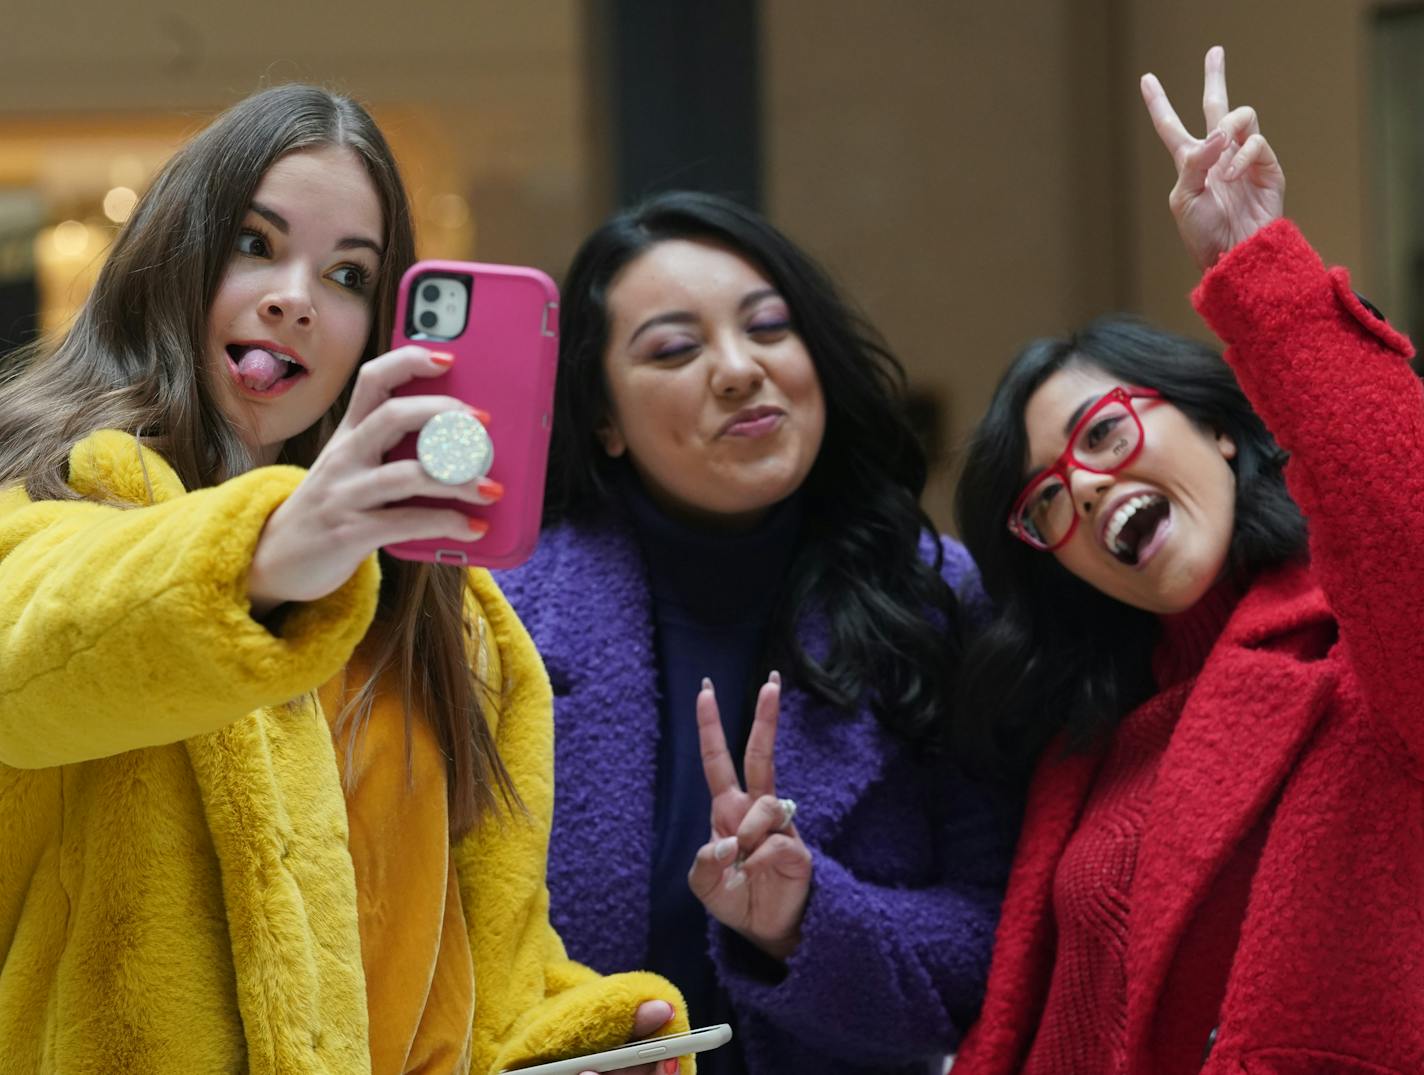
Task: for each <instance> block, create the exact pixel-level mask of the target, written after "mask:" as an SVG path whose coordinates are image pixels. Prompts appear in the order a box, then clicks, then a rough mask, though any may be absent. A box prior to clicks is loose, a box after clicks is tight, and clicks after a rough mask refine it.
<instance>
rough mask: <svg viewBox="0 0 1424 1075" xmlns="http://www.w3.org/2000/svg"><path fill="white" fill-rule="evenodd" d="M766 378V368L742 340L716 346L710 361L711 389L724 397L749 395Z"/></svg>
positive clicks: (736, 397) (732, 397) (731, 397)
mask: <svg viewBox="0 0 1424 1075" xmlns="http://www.w3.org/2000/svg"><path fill="white" fill-rule="evenodd" d="M765 380H766V370H765V369H764V368H763V367H762V364H761V363H760V362H759V361H757V358H756V356H755V355H754V354H753V353H752V352H751V350H750V349H749V348H748V347H747V346H746V345H745V343H744V342H743V341H740V340H737V341H727V342H724V343H722V344H720V345H719V346H718V349H717V355H716V358H715V359H714V361H713V363H712V391H713V392H715V393H716V394H717V395H718V396H721V397H723V398H726V399H738V398H741V397H743V396H750V395H752V394H754V393H755V392H756V390H757V389H758V388H760V387H761V386H762V382H763V381H765Z"/></svg>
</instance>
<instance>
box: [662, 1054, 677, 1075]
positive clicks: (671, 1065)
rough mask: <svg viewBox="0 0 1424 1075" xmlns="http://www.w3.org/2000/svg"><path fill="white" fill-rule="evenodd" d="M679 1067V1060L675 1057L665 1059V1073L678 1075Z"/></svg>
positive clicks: (666, 1074)
mask: <svg viewBox="0 0 1424 1075" xmlns="http://www.w3.org/2000/svg"><path fill="white" fill-rule="evenodd" d="M677 1068H678V1062H677V1060H676V1059H675V1058H674V1059H672V1060H664V1061H663V1075H677Z"/></svg>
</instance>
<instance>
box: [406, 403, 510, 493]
mask: <svg viewBox="0 0 1424 1075" xmlns="http://www.w3.org/2000/svg"><path fill="white" fill-rule="evenodd" d="M415 454H416V457H417V458H418V459H419V460H420V466H421V469H422V470H424V471H425V473H427V474H429V475H430V476H431V477H432V478H434V479H435V480H436V481H438V482H440V483H441V484H443V485H464V484H465V483H466V482H472V481H474V480H475V479H477V478H483V477H484V476H485V475H486V474H488V473H489V468H490V465H491V464H492V463H493V462H494V443H493V442H492V441H491V440H490V435H489V431H488V430H486V429H485V427H484V423H482V422H481V421H480V420H479V419H478V418H476V417H475V416H474V415H473V414H469V413H467V412H465V411H445V412H443V413H441V414H437V415H436V416H435V417H434V418H432V419H430V421H428V422H426V423H425V425H423V426H421V427H420V436H419V438H417V440H416V442H415Z"/></svg>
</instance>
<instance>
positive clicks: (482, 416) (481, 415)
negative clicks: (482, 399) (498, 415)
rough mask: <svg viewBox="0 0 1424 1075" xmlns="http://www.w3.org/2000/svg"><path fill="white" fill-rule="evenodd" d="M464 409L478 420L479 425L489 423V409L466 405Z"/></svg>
mask: <svg viewBox="0 0 1424 1075" xmlns="http://www.w3.org/2000/svg"><path fill="white" fill-rule="evenodd" d="M465 410H467V411H469V412H470V413H471V414H473V415H474V416H475V417H476V418H478V419H479V420H480V425H486V426H487V425H489V424H490V415H489V411H482V410H480V409H479V408H478V407H466V408H465Z"/></svg>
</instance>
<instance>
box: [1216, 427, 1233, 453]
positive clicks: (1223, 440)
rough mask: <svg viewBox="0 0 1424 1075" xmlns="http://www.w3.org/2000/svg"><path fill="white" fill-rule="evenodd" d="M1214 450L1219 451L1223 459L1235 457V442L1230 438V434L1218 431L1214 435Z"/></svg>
mask: <svg viewBox="0 0 1424 1075" xmlns="http://www.w3.org/2000/svg"><path fill="white" fill-rule="evenodd" d="M1216 450H1217V451H1219V452H1220V453H1221V458H1223V459H1235V458H1236V442H1235V441H1234V440H1232V439H1231V434H1229V433H1218V434H1217V435H1216Z"/></svg>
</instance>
